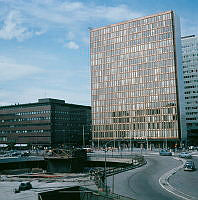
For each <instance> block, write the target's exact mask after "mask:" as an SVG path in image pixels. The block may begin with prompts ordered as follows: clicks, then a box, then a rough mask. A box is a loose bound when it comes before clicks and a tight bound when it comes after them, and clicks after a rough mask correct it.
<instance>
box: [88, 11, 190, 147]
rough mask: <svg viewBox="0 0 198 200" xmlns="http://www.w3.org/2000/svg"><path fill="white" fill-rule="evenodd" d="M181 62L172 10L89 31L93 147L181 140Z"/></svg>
mask: <svg viewBox="0 0 198 200" xmlns="http://www.w3.org/2000/svg"><path fill="white" fill-rule="evenodd" d="M181 59H182V57H181V36H180V25H179V21H178V17H176V15H175V13H174V12H172V11H168V12H163V13H159V14H155V15H151V16H146V17H142V18H138V19H132V20H129V21H125V22H121V23H117V24H112V25H108V26H105V27H100V28H95V29H92V30H90V62H91V97H92V123H93V124H92V125H93V130H92V131H93V135H92V138H93V141H94V143H95V145H99V146H100V145H102V144H104V143H105V142H107V141H110V140H112V141H119V140H122V141H123V140H125V141H126V142H127V141H128V142H131V140H133V141H140V142H141V141H147V143H148V141H149V142H152V143H159V144H160V143H163V142H166V144H167V143H172V144H174V145H175V143H179V141H180V139H181V138H182V140H185V137H186V135H185V127H182V126H181V124H182V121H183V120H185V116H184V115H183V114H184V109H182V108H181V104H182V103H184V99H183V95H182V94H183V84H182V83H183V80H182V71H181V69H182V63H181ZM184 124H185V123H184Z"/></svg>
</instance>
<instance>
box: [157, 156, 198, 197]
mask: <svg viewBox="0 0 198 200" xmlns="http://www.w3.org/2000/svg"><path fill="white" fill-rule="evenodd" d="M174 159H176V160H181V161H182V165H180V166H179V167H176V168H173V169H171V170H170V171H168V172H166V173H165V174H163V175H162V176H161V177H160V178H159V184H160V186H161V187H162V188H163V189H165V190H167V191H168V192H170V193H172V194H174V195H175V196H178V197H180V198H182V199H185V200H197V198H196V197H193V196H190V195H187V194H185V193H183V192H181V191H178V190H176V189H175V188H174V187H173V186H172V185H170V183H169V182H168V180H169V178H170V176H172V175H173V174H175V173H176V172H177V171H178V170H179V169H181V168H183V165H184V162H185V160H184V159H181V158H176V157H175V158H174Z"/></svg>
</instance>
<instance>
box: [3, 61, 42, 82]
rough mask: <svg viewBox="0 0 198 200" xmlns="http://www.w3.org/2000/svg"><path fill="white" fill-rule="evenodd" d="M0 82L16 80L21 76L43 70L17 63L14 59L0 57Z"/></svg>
mask: <svg viewBox="0 0 198 200" xmlns="http://www.w3.org/2000/svg"><path fill="white" fill-rule="evenodd" d="M0 71H1V73H0V82H3V81H8V80H16V79H19V78H22V77H25V78H26V76H30V75H32V74H37V73H40V72H42V71H43V70H42V69H40V68H38V67H36V66H32V65H23V64H19V63H18V64H17V63H16V61H13V60H10V59H8V58H5V57H0Z"/></svg>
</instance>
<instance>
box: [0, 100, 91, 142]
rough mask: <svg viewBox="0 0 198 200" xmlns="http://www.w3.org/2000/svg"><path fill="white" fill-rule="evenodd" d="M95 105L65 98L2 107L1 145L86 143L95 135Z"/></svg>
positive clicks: (0, 119) (0, 109)
mask: <svg viewBox="0 0 198 200" xmlns="http://www.w3.org/2000/svg"><path fill="white" fill-rule="evenodd" d="M90 124H91V107H90V106H83V105H76V104H68V103H65V101H64V100H58V99H50V98H46V99H39V100H38V102H36V103H28V104H18V105H9V106H1V107H0V144H6V145H11V146H12V145H14V146H20V145H22V146H23V145H24V144H27V145H32V146H34V145H39V146H40V145H47V146H58V145H66V146H76V145H78V146H82V145H85V144H88V142H89V141H90V139H91V138H90V134H91V129H90V128H91V126H90Z"/></svg>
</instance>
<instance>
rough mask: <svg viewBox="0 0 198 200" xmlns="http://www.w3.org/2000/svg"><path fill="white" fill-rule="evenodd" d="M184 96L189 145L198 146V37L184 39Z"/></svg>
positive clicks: (192, 36)
mask: <svg viewBox="0 0 198 200" xmlns="http://www.w3.org/2000/svg"><path fill="white" fill-rule="evenodd" d="M182 56H183V77H184V95H185V110H186V123H187V136H188V143H189V145H198V37H195V35H191V36H187V37H183V38H182Z"/></svg>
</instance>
